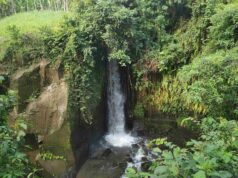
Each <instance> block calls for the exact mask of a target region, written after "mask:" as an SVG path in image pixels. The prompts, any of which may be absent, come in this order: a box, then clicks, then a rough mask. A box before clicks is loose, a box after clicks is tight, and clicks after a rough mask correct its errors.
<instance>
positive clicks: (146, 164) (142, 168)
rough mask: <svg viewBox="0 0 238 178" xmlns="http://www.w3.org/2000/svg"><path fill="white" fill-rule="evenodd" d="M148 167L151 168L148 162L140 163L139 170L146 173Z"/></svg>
mask: <svg viewBox="0 0 238 178" xmlns="http://www.w3.org/2000/svg"><path fill="white" fill-rule="evenodd" d="M150 166H151V162H150V161H148V160H147V161H146V162H142V164H141V170H142V171H148V170H149V168H150Z"/></svg>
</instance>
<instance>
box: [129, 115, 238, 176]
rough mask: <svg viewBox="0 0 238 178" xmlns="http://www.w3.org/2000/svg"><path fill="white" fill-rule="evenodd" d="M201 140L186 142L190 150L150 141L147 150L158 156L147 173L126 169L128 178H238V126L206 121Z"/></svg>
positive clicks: (162, 142) (202, 126) (228, 122)
mask: <svg viewBox="0 0 238 178" xmlns="http://www.w3.org/2000/svg"><path fill="white" fill-rule="evenodd" d="M199 127H200V129H201V136H200V139H199V140H191V141H189V142H187V148H179V147H178V146H176V145H174V144H172V143H170V142H168V141H167V140H166V139H156V140H154V141H151V142H150V144H149V145H148V147H149V148H150V149H151V150H152V152H153V153H154V154H155V155H157V158H156V159H155V160H154V161H153V162H152V165H151V166H150V168H149V170H148V172H140V171H136V170H134V169H132V168H130V169H128V170H127V177H128V178H146V177H147V178H148V177H151V178H155V177H160V178H163V177H164V178H167V177H170V178H173V177H174V178H176V177H186V178H187V177H193V178H206V177H221V178H232V177H237V176H238V123H237V121H227V120H226V119H223V118H220V119H219V120H215V119H213V118H205V119H203V121H202V122H201V124H200V125H199Z"/></svg>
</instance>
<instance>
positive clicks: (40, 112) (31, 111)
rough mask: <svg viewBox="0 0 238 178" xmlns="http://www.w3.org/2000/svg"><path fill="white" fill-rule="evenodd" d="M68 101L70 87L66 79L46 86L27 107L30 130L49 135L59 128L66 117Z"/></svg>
mask: <svg viewBox="0 0 238 178" xmlns="http://www.w3.org/2000/svg"><path fill="white" fill-rule="evenodd" d="M67 102H68V89H67V85H66V83H65V82H64V81H61V82H60V83H58V84H56V83H52V84H51V85H49V86H48V87H46V88H45V90H44V91H43V92H42V93H41V94H40V96H39V97H38V98H37V99H35V100H34V101H32V102H31V103H29V105H28V106H27V108H26V119H27V121H28V123H29V124H30V128H29V129H30V130H29V132H30V133H38V134H40V135H43V136H47V135H50V134H52V133H54V132H56V131H57V130H59V129H60V128H61V127H62V125H63V123H64V120H65V118H66V116H65V115H66V110H67Z"/></svg>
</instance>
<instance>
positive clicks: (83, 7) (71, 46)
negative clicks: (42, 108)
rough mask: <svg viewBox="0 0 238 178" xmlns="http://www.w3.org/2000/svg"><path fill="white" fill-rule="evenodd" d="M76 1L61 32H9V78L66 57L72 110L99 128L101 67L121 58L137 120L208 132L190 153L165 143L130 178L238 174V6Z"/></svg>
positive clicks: (218, 1)
mask: <svg viewBox="0 0 238 178" xmlns="http://www.w3.org/2000/svg"><path fill="white" fill-rule="evenodd" d="M0 2H1V1H0ZM3 2H8V1H3ZM9 2H10V1H9ZM27 2H28V1H27ZM34 2H35V1H34ZM39 2H40V1H39ZM42 2H43V1H42ZM49 2H50V1H47V3H49ZM64 2H66V1H64ZM47 3H46V5H44V7H45V8H46V9H48V8H50V9H51V7H49V4H47ZM61 4H62V3H61ZM76 4H77V6H75V5H74V6H75V7H76V10H75V13H74V14H73V15H72V16H70V17H67V18H66V19H65V21H64V23H62V25H61V26H60V27H59V26H58V28H57V29H52V28H50V27H49V28H41V29H39V31H40V33H27V32H25V31H20V30H19V27H17V26H10V27H9V28H8V32H9V34H10V36H9V37H10V39H9V40H8V42H7V45H6V46H5V48H4V50H2V51H0V53H1V56H0V57H1V59H0V61H1V60H2V61H3V63H9V62H10V63H12V65H11V67H10V69H9V70H10V71H11V70H14V69H15V68H16V67H17V66H19V65H28V64H31V63H32V62H34V61H36V60H39V59H41V58H47V59H49V60H51V61H52V62H53V61H55V60H57V59H62V60H63V62H64V69H65V71H66V72H67V73H69V74H70V75H69V76H70V77H69V85H70V107H71V109H77V108H80V114H81V116H82V118H83V121H84V122H85V123H87V124H92V123H93V122H94V121H93V117H92V113H90V108H91V107H93V105H94V104H95V103H97V102H96V101H97V100H99V98H100V93H98V91H99V90H100V89H99V88H98V85H97V84H98V83H99V80H100V79H98V78H97V77H98V76H100V75H98V73H97V72H98V69H99V68H100V67H101V65H102V62H107V61H108V60H117V61H118V62H119V64H120V65H121V66H122V68H123V67H124V68H125V67H129V69H130V71H131V72H130V76H131V78H132V82H133V89H135V91H136V96H137V102H136V103H135V107H134V108H135V109H134V111H131V112H132V113H133V114H134V115H135V116H136V117H138V118H142V119H143V118H144V117H146V118H147V122H149V121H150V119H149V118H150V117H151V116H152V115H153V114H164V115H167V116H170V117H171V118H174V119H176V120H182V122H181V123H182V124H183V123H184V122H186V123H187V124H186V126H187V127H190V128H191V127H192V128H193V129H194V128H195V129H196V131H198V132H199V133H200V138H198V141H195V140H192V141H190V142H188V143H187V147H186V148H179V147H177V146H175V145H173V144H172V143H170V142H167V141H166V140H164V139H158V140H155V141H153V142H151V144H149V147H150V148H151V149H152V151H154V152H156V154H157V158H156V159H155V160H154V161H153V162H152V164H151V167H150V168H149V170H147V172H140V171H137V170H132V169H129V170H128V174H127V176H128V177H149V176H151V177H195V178H203V177H237V176H238V165H237V162H238V157H237V154H238V152H237V151H238V133H237V131H238V126H237V119H238V96H237V95H238V1H237V0H225V1H224V0H208V1H202V0H200V1H192V0H184V1H179V0H178V1H176V0H175V1H163V0H162V1H157V0H133V1H127V0H118V1H113V0H101V1H90V0H89V1H80V3H76ZM24 7H25V6H24ZM36 8H37V7H35V6H32V7H31V8H29V9H30V10H31V9H36ZM43 9H44V8H43ZM59 9H62V8H59ZM15 11H16V12H19V11H21V10H15ZM9 12H10V13H9ZM9 12H8V11H7V12H6V13H5V12H3V10H2V11H1V14H2V16H5V15H9V14H11V13H12V12H11V11H9ZM3 20H4V19H3ZM4 33H5V32H4ZM0 40H1V38H0ZM0 43H1V41H0ZM3 43H4V44H6V43H5V42H3ZM99 74H100V73H99ZM4 97H5V96H4ZM5 110H6V109H4V110H3V111H4V115H6V114H5ZM0 111H1V112H2V110H0ZM1 114H2V113H1ZM225 118H226V119H225ZM161 145H162V148H163V149H162V148H161ZM4 169H5V168H4Z"/></svg>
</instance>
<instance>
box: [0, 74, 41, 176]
mask: <svg viewBox="0 0 238 178" xmlns="http://www.w3.org/2000/svg"><path fill="white" fill-rule="evenodd" d="M3 80H4V78H3V77H2V76H0V86H1V85H2V81H3ZM15 102H16V94H15V93H14V92H12V91H9V92H8V93H1V95H0V142H1V144H0V177H2V178H16V177H22V178H23V177H27V176H28V175H29V174H31V176H30V177H35V173H36V172H37V170H33V167H32V165H31V164H30V163H29V162H28V159H27V157H26V154H25V153H24V152H23V151H22V148H23V147H24V145H23V144H24V136H25V131H26V129H27V125H26V124H25V123H24V120H23V119H22V118H18V119H17V121H16V122H15V125H14V126H13V128H10V127H9V126H8V125H7V116H8V112H9V111H10V109H12V107H13V105H14V104H15ZM32 170H33V171H32Z"/></svg>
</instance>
